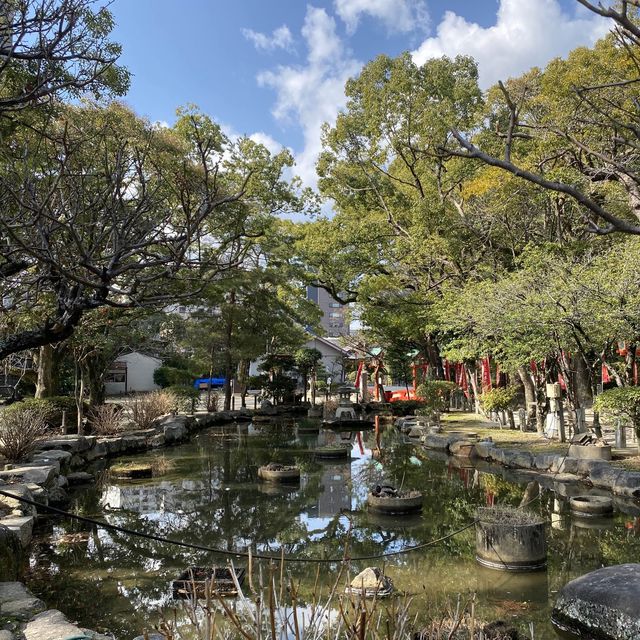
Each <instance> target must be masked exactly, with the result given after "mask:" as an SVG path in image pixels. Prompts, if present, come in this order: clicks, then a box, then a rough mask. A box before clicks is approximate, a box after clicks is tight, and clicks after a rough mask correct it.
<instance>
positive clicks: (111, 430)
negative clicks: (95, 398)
mask: <svg viewBox="0 0 640 640" xmlns="http://www.w3.org/2000/svg"><path fill="white" fill-rule="evenodd" d="M122 419H123V411H122V407H121V406H120V405H117V404H102V405H99V406H97V407H94V408H93V409H91V411H90V412H89V421H90V423H91V430H92V432H93V433H95V434H98V435H103V436H110V435H113V434H115V433H118V432H119V431H122V429H123V426H124V425H123V420H122Z"/></svg>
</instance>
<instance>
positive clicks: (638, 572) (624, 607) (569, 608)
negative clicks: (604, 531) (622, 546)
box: [552, 564, 640, 640]
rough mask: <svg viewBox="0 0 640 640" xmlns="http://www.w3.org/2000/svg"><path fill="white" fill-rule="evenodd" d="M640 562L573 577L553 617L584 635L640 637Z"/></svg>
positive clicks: (604, 639)
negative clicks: (639, 600) (639, 602)
mask: <svg viewBox="0 0 640 640" xmlns="http://www.w3.org/2000/svg"><path fill="white" fill-rule="evenodd" d="M638 594H640V564H620V565H615V566H612V567H605V568H604V569H598V570H597V571H592V572H591V573H587V574H586V575H584V576H582V577H581V578H578V579H577V580H572V581H571V582H569V583H568V584H567V585H565V587H564V588H563V589H562V590H561V591H560V594H559V596H558V599H557V601H556V604H555V607H554V609H553V614H552V618H553V620H554V622H555V623H556V624H558V625H559V626H561V627H563V628H565V629H568V630H570V631H571V632H572V633H575V634H582V636H581V637H586V638H598V639H599V640H637V638H640V608H639V607H638Z"/></svg>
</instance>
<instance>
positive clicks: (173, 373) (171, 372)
mask: <svg viewBox="0 0 640 640" xmlns="http://www.w3.org/2000/svg"><path fill="white" fill-rule="evenodd" d="M153 381H154V382H155V383H156V384H157V385H158V386H159V387H162V388H163V389H164V388H166V387H174V386H186V385H189V384H191V383H192V382H193V376H192V375H191V373H189V371H187V370H186V369H180V368H178V367H170V366H167V365H163V366H162V367H158V368H157V369H156V370H155V371H154V372H153Z"/></svg>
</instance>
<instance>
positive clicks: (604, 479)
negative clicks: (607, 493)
mask: <svg viewBox="0 0 640 640" xmlns="http://www.w3.org/2000/svg"><path fill="white" fill-rule="evenodd" d="M622 473H624V472H623V471H622V469H618V468H616V467H612V466H611V465H610V464H608V463H606V462H600V463H599V464H597V465H594V466H592V467H591V469H590V470H589V480H591V484H593V486H594V487H600V488H602V489H613V486H614V485H615V483H616V480H617V478H618V476H620V475H621V474H622Z"/></svg>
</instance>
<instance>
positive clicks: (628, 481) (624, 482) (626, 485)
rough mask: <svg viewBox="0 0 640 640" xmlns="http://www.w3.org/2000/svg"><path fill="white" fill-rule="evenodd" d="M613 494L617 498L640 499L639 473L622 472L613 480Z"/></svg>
mask: <svg viewBox="0 0 640 640" xmlns="http://www.w3.org/2000/svg"><path fill="white" fill-rule="evenodd" d="M613 493H615V494H616V495H619V496H629V497H631V498H640V472H638V471H623V472H622V473H621V474H620V475H619V476H618V477H617V478H616V480H615V483H614V485H613Z"/></svg>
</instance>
